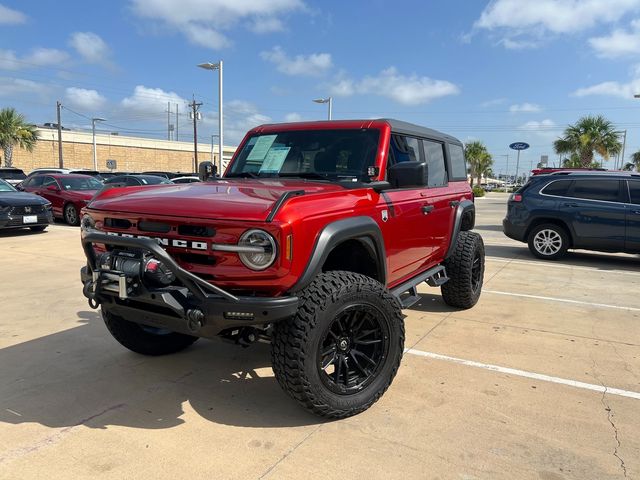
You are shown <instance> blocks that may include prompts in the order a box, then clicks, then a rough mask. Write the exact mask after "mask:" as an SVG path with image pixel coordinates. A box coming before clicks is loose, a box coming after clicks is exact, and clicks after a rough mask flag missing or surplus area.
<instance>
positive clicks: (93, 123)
mask: <svg viewBox="0 0 640 480" xmlns="http://www.w3.org/2000/svg"><path fill="white" fill-rule="evenodd" d="M104 121H106V118H100V117H93V118H92V119H91V131H92V133H93V169H94V170H98V152H97V151H96V122H104Z"/></svg>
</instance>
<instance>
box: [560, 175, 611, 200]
mask: <svg viewBox="0 0 640 480" xmlns="http://www.w3.org/2000/svg"><path fill="white" fill-rule="evenodd" d="M569 196H571V197H575V198H583V199H586V200H600V201H603V202H618V201H619V199H620V181H619V180H602V179H598V180H576V181H575V183H574V185H573V190H572V192H571V193H570V195H569Z"/></svg>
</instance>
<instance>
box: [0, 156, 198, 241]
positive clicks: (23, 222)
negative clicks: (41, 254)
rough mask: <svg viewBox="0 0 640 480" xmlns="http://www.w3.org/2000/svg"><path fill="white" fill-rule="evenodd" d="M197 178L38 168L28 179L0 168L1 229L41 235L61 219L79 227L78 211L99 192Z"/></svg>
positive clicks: (16, 171)
mask: <svg viewBox="0 0 640 480" xmlns="http://www.w3.org/2000/svg"><path fill="white" fill-rule="evenodd" d="M199 181H200V179H199V178H198V176H197V174H184V173H176V172H162V171H149V172H142V173H129V172H97V171H95V170H71V169H65V168H39V169H36V170H33V171H32V172H30V173H29V174H28V175H26V174H25V173H24V171H22V170H20V169H18V168H0V229H3V228H25V227H28V228H31V230H34V231H42V230H44V229H45V228H47V225H48V224H49V223H51V222H53V219H54V218H61V219H63V220H64V221H65V222H66V223H68V224H69V225H79V223H80V210H81V209H82V208H83V207H84V206H85V205H86V204H87V202H88V201H89V200H91V198H92V197H93V196H94V195H95V194H96V192H98V191H99V190H101V189H103V188H105V187H109V186H119V187H129V186H144V185H158V184H172V183H178V184H179V183H193V182H199Z"/></svg>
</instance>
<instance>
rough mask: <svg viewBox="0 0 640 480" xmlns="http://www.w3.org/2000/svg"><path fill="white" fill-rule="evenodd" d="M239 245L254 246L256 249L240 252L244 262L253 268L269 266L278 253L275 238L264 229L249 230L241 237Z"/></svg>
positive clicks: (261, 268) (262, 268)
mask: <svg viewBox="0 0 640 480" xmlns="http://www.w3.org/2000/svg"><path fill="white" fill-rule="evenodd" d="M238 246H239V247H253V250H255V251H247V252H239V253H238V255H239V257H240V260H242V263H244V264H245V265H246V266H247V267H249V268H250V269H252V270H264V269H265V268H268V267H269V266H270V265H271V264H272V263H273V262H274V260H275V259H276V256H277V253H278V252H277V248H276V241H275V239H274V238H273V237H272V236H271V235H269V234H268V233H267V232H265V231H264V230H255V229H254V230H247V231H246V232H244V233H243V234H242V236H241V237H240V241H239V242H238ZM248 250H249V249H248Z"/></svg>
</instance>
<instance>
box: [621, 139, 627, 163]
mask: <svg viewBox="0 0 640 480" xmlns="http://www.w3.org/2000/svg"><path fill="white" fill-rule="evenodd" d="M623 138H624V139H623V140H622V158H621V159H620V170H622V167H624V151H625V149H626V147H627V131H626V130H625V131H624V137H623Z"/></svg>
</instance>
